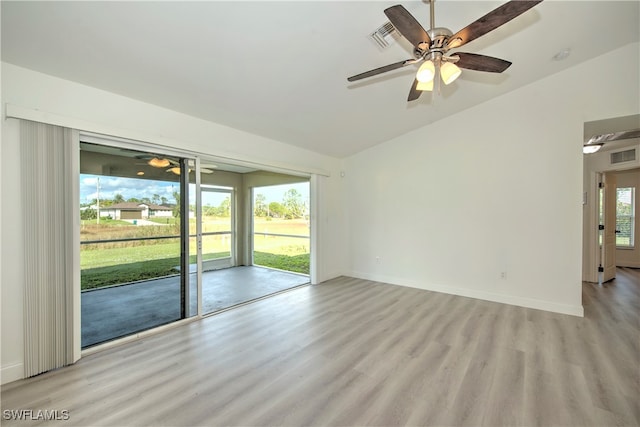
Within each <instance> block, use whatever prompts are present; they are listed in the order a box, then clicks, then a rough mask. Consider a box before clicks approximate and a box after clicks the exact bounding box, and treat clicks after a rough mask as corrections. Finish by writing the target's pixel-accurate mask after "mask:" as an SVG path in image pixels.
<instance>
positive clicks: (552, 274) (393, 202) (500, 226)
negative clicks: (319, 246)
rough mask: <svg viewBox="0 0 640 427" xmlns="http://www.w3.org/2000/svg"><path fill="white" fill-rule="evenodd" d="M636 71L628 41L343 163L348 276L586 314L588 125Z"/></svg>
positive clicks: (625, 100)
mask: <svg viewBox="0 0 640 427" xmlns="http://www.w3.org/2000/svg"><path fill="white" fill-rule="evenodd" d="M603 64H625V67H619V68H618V70H619V71H620V75H618V76H617V78H616V79H611V78H609V75H608V71H609V68H608V67H606V66H603ZM638 75H639V70H638V44H633V45H628V46H626V47H624V48H620V49H618V50H615V51H613V52H611V53H609V54H607V55H604V56H602V57H599V58H595V59H593V60H591V61H588V62H586V63H583V64H581V65H578V66H575V67H572V68H571V69H568V70H566V71H564V72H561V73H558V74H555V75H552V76H550V77H548V78H546V79H544V80H542V81H539V82H536V83H534V84H531V85H528V86H526V87H523V88H521V89H518V90H516V91H514V92H511V93H508V94H505V95H504V96H501V97H499V98H497V99H494V100H492V101H489V102H487V103H484V104H482V105H479V106H477V107H474V108H471V109H469V110H466V111H462V112H460V113H458V114H456V115H455V116H453V117H449V118H447V119H444V120H441V121H438V122H436V123H433V124H431V125H429V126H425V127H423V128H421V129H418V130H417V131H414V132H411V133H408V134H406V135H403V136H400V137H398V138H395V139H393V140H391V141H388V142H386V143H384V144H382V145H379V146H376V147H374V148H372V149H369V150H367V151H364V152H361V153H359V154H356V155H354V156H352V157H351V158H349V159H347V163H346V169H347V179H348V189H349V201H348V203H347V211H348V213H349V220H350V225H351V227H350V237H349V240H350V251H351V257H350V259H351V274H352V275H355V276H358V277H365V278H370V279H374V280H381V281H386V282H390V283H395V284H400V285H407V286H413V287H418V288H422V289H432V290H439V291H443V292H450V293H453V294H460V295H466V296H471V297H478V298H484V299H488V300H494V301H501V302H507V303H512V304H516V305H522V306H527V307H533V308H541V309H546V310H551V311H557V312H561V313H569V314H575V315H582V313H583V309H582V301H581V274H582V270H581V259H582V225H581V221H582V192H583V173H582V170H583V165H582V151H581V146H582V138H583V124H584V122H585V121H589V120H597V119H602V118H608V117H616V116H624V115H630V114H637V113H638V111H639V109H640V108H639V106H638V103H639V101H638V93H639V88H638ZM441 102H446V100H442V101H441ZM424 110H425V115H428V114H429V107H425V108H424ZM502 272H505V273H506V278H505V279H501V273H502Z"/></svg>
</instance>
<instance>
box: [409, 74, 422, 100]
mask: <svg viewBox="0 0 640 427" xmlns="http://www.w3.org/2000/svg"><path fill="white" fill-rule="evenodd" d="M417 87H418V79H413V84H412V85H411V90H409V97H408V98H407V101H415V100H416V99H418V98H420V95H422V91H421V90H418V89H416V88H417Z"/></svg>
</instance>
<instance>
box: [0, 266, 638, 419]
mask: <svg viewBox="0 0 640 427" xmlns="http://www.w3.org/2000/svg"><path fill="white" fill-rule="evenodd" d="M583 301H584V306H585V312H586V315H585V318H578V317H572V316H566V315H560V314H553V313H547V312H543V311H538V310H531V309H525V308H520V307H514V306H508V305H503V304H497V303H491V302H485V301H480V300H474V299H470V298H464V297H457V296H452V295H446V294H439V293H434V292H428V291H422V290H417V289H411V288H404V287H398V286H391V285H386V284H380V283H375V282H370V281H366V280H358V279H351V278H346V277H342V278H338V279H334V280H331V281H329V282H326V283H324V284H321V285H317V286H308V287H303V288H299V289H296V290H293V291H291V292H288V293H284V294H280V295H278V296H275V297H273V298H268V299H265V300H262V301H259V302H257V303H254V304H251V305H248V306H244V307H241V308H238V309H234V310H231V311H228V312H225V313H222V314H220V315H217V316H213V317H209V318H205V319H203V320H202V321H198V322H194V323H191V324H188V325H184V326H180V327H178V328H175V329H172V330H169V331H166V332H164V333H162V334H158V335H154V336H151V337H148V338H146V339H144V340H140V341H136V342H132V343H129V344H125V345H122V346H120V347H116V348H112V349H109V350H105V351H103V352H100V353H96V354H94V355H91V356H88V357H85V358H83V359H82V360H81V361H80V362H78V363H77V364H76V365H74V366H69V367H66V368H63V369H60V370H57V371H55V372H49V373H46V374H43V375H40V376H38V377H35V378H31V379H27V380H23V381H18V382H15V383H12V384H8V385H6V386H4V387H2V409H3V418H5V419H3V422H2V424H3V425H7V426H11V425H17V426H30V425H49V424H55V425H64V426H72V425H77V426H141V425H151V426H200V425H201V426H223V425H224V426H227V425H234V426H235V425H237V426H240V425H242V426H274V425H282V426H307V425H334V426H352V425H358V426H369V425H371V426H374V425H375V426H405V425H407V426H409V425H411V426H418V425H437V426H561V425H562V426H622V425H628V426H637V425H639V424H640V404H639V401H640V271H639V270H633V269H625V268H622V269H619V270H618V278H617V279H616V280H615V281H614V282H612V283H610V284H606V285H605V286H598V285H594V284H587V283H585V284H583ZM20 409H31V410H34V415H36V414H37V412H36V411H37V410H50V411H52V410H58V411H62V410H66V411H68V414H69V420H67V421H55V422H51V423H47V422H43V421H42V420H26V421H25V420H22V421H12V420H7V419H6V416H5V415H6V412H5V410H20Z"/></svg>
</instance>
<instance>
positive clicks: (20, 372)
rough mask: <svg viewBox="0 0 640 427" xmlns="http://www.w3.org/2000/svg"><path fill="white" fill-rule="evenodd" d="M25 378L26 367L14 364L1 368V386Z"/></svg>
mask: <svg viewBox="0 0 640 427" xmlns="http://www.w3.org/2000/svg"><path fill="white" fill-rule="evenodd" d="M23 378H24V365H23V364H22V363H14V364H12V365H7V366H3V367H2V368H0V384H2V385H4V384H8V383H10V382H13V381H17V380H21V379H23Z"/></svg>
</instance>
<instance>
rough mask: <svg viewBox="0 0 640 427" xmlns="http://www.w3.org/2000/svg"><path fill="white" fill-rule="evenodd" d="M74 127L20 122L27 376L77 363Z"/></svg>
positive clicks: (25, 362)
mask: <svg viewBox="0 0 640 427" xmlns="http://www.w3.org/2000/svg"><path fill="white" fill-rule="evenodd" d="M73 149H74V141H73V133H72V130H71V129H66V128H61V127H58V126H52V125H47V124H43V123H36V122H31V121H26V120H21V124H20V156H21V157H20V161H21V183H22V189H21V190H22V195H21V197H22V207H23V212H24V247H25V254H24V255H25V272H24V277H25V284H24V337H25V339H24V373H25V377H30V376H33V375H37V374H39V373H42V372H46V371H48V370H51V369H55V368H59V367H61V366H65V365H68V364H70V363H73V277H74V265H73V250H74V249H73V232H74V231H73V225H74V224H73V218H74V215H72V209H73V197H72V194H71V193H72V191H73V188H74V187H73V185H72V184H73V180H74V177H73V171H74V170H75V169H74V168H73V167H71V162H72V159H74V158H75V157H74V153H73Z"/></svg>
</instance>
